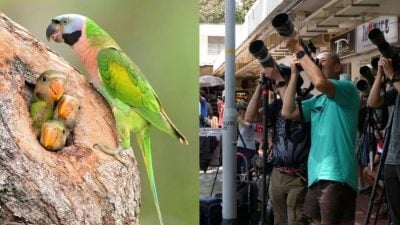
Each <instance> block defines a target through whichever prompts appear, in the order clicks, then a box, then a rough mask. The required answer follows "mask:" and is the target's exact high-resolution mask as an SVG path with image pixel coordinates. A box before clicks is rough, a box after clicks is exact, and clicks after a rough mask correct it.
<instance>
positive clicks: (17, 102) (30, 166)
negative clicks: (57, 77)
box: [0, 13, 140, 225]
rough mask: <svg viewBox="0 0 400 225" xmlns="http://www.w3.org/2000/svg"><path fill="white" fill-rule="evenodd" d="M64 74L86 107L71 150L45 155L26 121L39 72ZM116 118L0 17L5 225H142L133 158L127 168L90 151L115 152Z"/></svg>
mask: <svg viewBox="0 0 400 225" xmlns="http://www.w3.org/2000/svg"><path fill="white" fill-rule="evenodd" d="M49 69H56V70H60V71H63V72H65V73H66V74H67V78H68V81H67V84H66V92H65V93H67V94H70V95H73V96H76V97H78V99H80V101H81V113H80V119H79V121H78V123H77V126H76V127H75V129H74V131H73V134H72V137H71V140H70V143H69V146H67V147H65V148H63V149H62V150H61V151H59V152H50V151H47V150H46V149H44V148H43V147H42V146H41V145H40V143H39V142H38V140H37V139H36V138H35V135H34V131H33V128H32V125H31V123H32V121H31V119H30V116H29V107H30V104H31V96H32V91H33V90H32V89H33V87H34V84H35V81H36V78H37V77H38V76H39V74H40V73H42V72H44V71H46V70H49ZM113 124H114V119H113V117H112V114H111V111H110V109H109V107H108V105H107V104H106V103H105V101H104V100H103V98H102V97H101V96H100V95H99V94H98V93H97V92H96V91H95V90H94V89H93V88H92V87H91V85H90V84H89V83H88V82H87V81H86V80H85V79H84V77H83V76H82V75H81V74H79V72H78V71H77V70H76V69H74V68H73V67H72V66H71V65H70V64H68V63H67V62H66V61H65V60H63V59H62V58H61V57H60V56H59V55H57V54H56V53H54V52H53V51H51V50H50V49H49V48H48V47H46V46H45V45H44V44H43V43H41V42H39V41H38V40H37V39H36V38H35V37H33V36H32V35H31V34H30V33H29V32H28V31H27V30H25V29H24V28H22V27H21V26H19V25H18V24H16V23H14V22H13V21H11V20H10V19H9V18H7V17H6V16H5V15H4V14H2V13H0V224H2V225H3V224H4V225H7V224H13V225H23V224H24V225H25V224H43V225H44V224H46V225H50V224H66V225H75V224H76V225H82V224H96V225H98V224H112V225H114V224H138V212H139V203H140V182H139V174H138V170H137V164H136V160H135V159H134V157H133V153H132V152H126V153H124V154H125V155H124V156H123V157H124V158H125V159H127V160H129V163H128V165H127V166H126V167H125V166H124V165H123V164H121V163H120V162H119V161H117V160H116V159H114V158H113V157H111V156H109V155H106V154H104V153H103V152H101V151H98V150H95V149H92V146H93V144H95V143H102V144H106V145H109V146H111V147H116V136H115V127H114V125H113Z"/></svg>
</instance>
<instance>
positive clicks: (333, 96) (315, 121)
mask: <svg viewBox="0 0 400 225" xmlns="http://www.w3.org/2000/svg"><path fill="white" fill-rule="evenodd" d="M283 39H284V42H285V44H286V47H287V48H289V49H291V50H292V51H293V52H294V53H296V57H297V60H298V62H299V63H300V64H301V66H302V68H303V69H304V71H305V72H306V74H307V76H308V78H309V79H310V81H311V83H313V84H314V86H315V88H316V89H317V90H318V91H320V92H322V94H321V95H318V96H314V97H313V98H311V99H308V100H305V101H303V102H302V105H301V106H297V105H296V104H295V87H296V80H297V78H298V73H297V71H296V70H297V67H296V65H295V64H296V63H297V62H296V61H293V62H292V64H291V68H292V75H291V79H290V82H289V85H288V89H287V91H286V95H285V98H284V100H283V109H282V115H283V116H284V117H285V118H287V119H294V120H305V121H311V150H310V155H309V158H308V191H307V195H306V200H305V212H306V215H307V216H309V217H310V218H311V219H313V223H314V224H354V221H355V208H356V197H357V159H356V154H355V139H356V132H357V122H358V110H359V108H360V98H359V95H358V91H357V89H356V87H355V86H354V84H352V82H351V81H347V80H339V77H340V73H341V68H342V66H341V64H340V59H339V56H338V55H337V54H335V53H332V52H323V53H320V54H319V55H318V59H319V62H318V65H316V63H315V62H314V60H313V59H312V58H311V57H310V56H309V55H308V54H306V53H305V52H304V48H303V46H302V44H301V39H300V37H299V35H298V34H295V35H294V36H289V37H284V38H283ZM300 107H301V108H300Z"/></svg>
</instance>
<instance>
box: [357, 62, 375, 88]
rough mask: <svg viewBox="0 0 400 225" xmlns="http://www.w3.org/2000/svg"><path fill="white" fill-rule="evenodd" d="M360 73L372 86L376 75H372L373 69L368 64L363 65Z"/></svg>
mask: <svg viewBox="0 0 400 225" xmlns="http://www.w3.org/2000/svg"><path fill="white" fill-rule="evenodd" d="M360 74H361V76H362V77H364V78H365V79H367V81H368V84H369V86H372V84H373V83H374V80H375V78H374V75H372V71H371V69H370V68H369V67H368V66H362V67H360Z"/></svg>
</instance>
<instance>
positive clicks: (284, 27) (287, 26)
mask: <svg viewBox="0 0 400 225" xmlns="http://www.w3.org/2000/svg"><path fill="white" fill-rule="evenodd" d="M272 26H273V27H274V28H275V30H276V31H277V32H278V34H279V35H280V36H282V37H292V36H294V35H295V30H294V25H293V22H292V20H291V19H290V17H289V15H288V14H286V13H279V14H278V15H276V16H275V17H274V19H273V20H272Z"/></svg>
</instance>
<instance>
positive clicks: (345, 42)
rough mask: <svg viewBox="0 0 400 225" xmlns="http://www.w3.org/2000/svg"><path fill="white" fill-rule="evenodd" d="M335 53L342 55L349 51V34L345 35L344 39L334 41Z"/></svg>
mask: <svg viewBox="0 0 400 225" xmlns="http://www.w3.org/2000/svg"><path fill="white" fill-rule="evenodd" d="M335 44H336V53H337V54H338V55H343V54H345V53H347V52H348V51H350V33H348V34H347V37H346V38H342V39H338V40H336V41H335Z"/></svg>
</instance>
